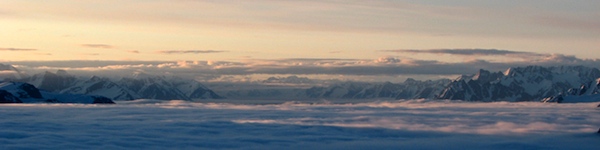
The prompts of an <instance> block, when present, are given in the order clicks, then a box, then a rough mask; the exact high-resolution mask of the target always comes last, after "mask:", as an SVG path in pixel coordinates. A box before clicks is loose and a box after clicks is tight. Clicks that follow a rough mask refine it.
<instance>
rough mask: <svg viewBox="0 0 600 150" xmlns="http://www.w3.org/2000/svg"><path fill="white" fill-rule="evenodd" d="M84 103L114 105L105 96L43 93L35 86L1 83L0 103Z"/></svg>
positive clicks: (19, 83)
mask: <svg viewBox="0 0 600 150" xmlns="http://www.w3.org/2000/svg"><path fill="white" fill-rule="evenodd" d="M42 102H48V103H84V104H114V102H113V101H112V100H111V99H109V98H106V97H103V96H90V95H83V94H59V93H52V92H47V91H41V90H39V89H38V88H36V87H35V86H33V85H31V84H28V83H22V82H0V103H42Z"/></svg>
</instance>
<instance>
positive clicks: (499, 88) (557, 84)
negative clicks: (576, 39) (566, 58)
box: [437, 66, 600, 101]
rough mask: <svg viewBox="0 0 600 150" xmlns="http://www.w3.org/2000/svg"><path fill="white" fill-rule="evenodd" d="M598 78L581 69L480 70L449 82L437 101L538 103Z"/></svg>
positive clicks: (591, 70) (599, 73) (595, 71)
mask: <svg viewBox="0 0 600 150" xmlns="http://www.w3.org/2000/svg"><path fill="white" fill-rule="evenodd" d="M598 78H600V70H598V69H596V68H589V67H583V66H562V67H540V66H529V67H519V68H510V69H508V70H507V71H505V72H504V73H502V72H489V71H486V70H480V71H479V72H478V73H477V74H475V75H470V76H466V75H463V76H462V77H460V78H458V79H456V80H454V81H452V83H450V84H449V85H448V86H447V87H446V88H445V89H444V90H443V91H442V92H441V94H440V95H439V96H438V97H437V98H438V99H451V100H467V101H539V100H541V99H543V98H545V97H551V96H555V95H558V94H560V93H563V92H564V91H568V90H569V89H572V88H577V87H580V86H581V85H584V84H588V83H590V82H591V81H595V80H596V79H598Z"/></svg>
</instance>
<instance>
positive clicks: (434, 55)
mask: <svg viewBox="0 0 600 150" xmlns="http://www.w3.org/2000/svg"><path fill="white" fill-rule="evenodd" d="M598 8H600V1H598V0H571V1H565V0H527V1H521V0H519V1H517V0H502V1H496V0H452V1H447V0H428V1H422V0H369V1H365V0H251V1H250V0H248V1H241V0H236V1H234V0H170V1H167V0H102V1H96V0H2V1H0V33H1V35H2V36H0V56H1V57H0V63H9V64H27V63H29V66H33V67H34V66H35V65H31V63H35V62H31V61H45V62H49V61H56V60H60V61H62V62H65V61H70V62H73V60H78V61H101V62H107V61H108V62H111V63H112V64H117V65H119V66H120V67H123V66H124V65H134V64H136V63H133V62H146V63H137V64H138V65H139V64H146V65H148V64H150V65H151V64H155V66H153V67H154V68H160V67H158V65H159V64H161V63H163V62H179V63H171V64H170V65H174V66H178V67H190V66H195V67H197V68H195V69H199V68H204V69H207V70H210V71H213V72H217V73H216V74H229V75H239V74H353V75H365V74H366V75H372V74H375V75H384V74H385V75H387V74H392V75H396V74H421V73H424V74H430V75H447V74H457V73H458V71H455V72H443V73H442V72H441V71H439V69H435V68H433V67H430V68H429V69H431V70H430V71H414V70H411V71H406V70H410V68H413V67H415V66H428V65H435V67H439V68H446V67H447V66H445V65H451V66H456V65H464V66H469V67H465V68H470V67H475V68H491V69H498V68H505V67H506V66H510V65H523V64H534V65H535V64H541V65H552V64H573V65H577V64H584V65H596V64H600V63H598V62H599V60H598V58H600V9H598ZM111 63H108V64H111ZM215 64H220V66H219V67H215ZM381 64H385V65H381ZM473 64H476V66H472V65H473ZM489 64H492V65H489ZM307 65H308V66H307ZM38 66H40V65H38ZM207 66H212V67H207ZM257 66H261V67H257ZM290 66H292V68H293V67H302V68H306V67H314V68H311V69H305V70H302V69H300V70H298V68H293V69H289V68H290ZM349 66H351V67H365V66H366V68H368V67H371V66H377V67H381V66H385V67H389V68H392V69H393V68H394V67H396V68H398V70H402V69H405V71H395V72H393V71H392V72H390V71H387V72H386V71H385V70H387V69H389V68H382V69H381V70H361V69H360V68H353V69H350V70H344V69H343V68H344V67H349ZM390 66H391V67H390ZM54 67H57V68H60V67H63V68H64V67H68V66H64V65H63V66H61V65H55V66H54ZM70 67H73V66H70ZM80 67H107V65H102V64H96V65H90V66H85V65H83V66H80ZM108 67H111V66H108ZM112 67H113V68H114V67H115V66H112ZM138 67H139V66H138ZM163 67H164V66H163ZM281 68H283V69H281ZM315 68H317V69H315ZM319 68H320V69H323V68H326V69H325V70H319ZM332 68H335V69H332ZM337 68H342V69H339V70H336V69H337ZM78 69H79V70H85V69H86V68H78ZM87 69H89V68H87ZM136 69H138V70H139V69H140V68H136ZM227 69H229V70H227ZM240 69H241V71H240ZM276 69H281V70H277V71H273V70H276ZM284 69H289V70H284ZM453 69H454V70H457V68H451V69H447V70H453ZM291 70H295V72H294V71H291ZM463 71H464V70H463ZM466 71H470V70H466ZM361 72H362V73H361Z"/></svg>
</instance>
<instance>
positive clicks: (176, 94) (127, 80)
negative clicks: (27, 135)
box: [11, 70, 223, 100]
mask: <svg viewBox="0 0 600 150" xmlns="http://www.w3.org/2000/svg"><path fill="white" fill-rule="evenodd" d="M11 80H12V81H16V82H26V83H30V84H32V85H34V86H36V87H39V88H40V89H42V90H45V91H49V92H56V93H63V94H66V93H72V94H85V95H99V96H104V97H107V98H109V99H114V100H134V99H160V100H192V99H220V98H223V97H221V96H219V95H218V94H216V93H215V92H213V91H212V90H210V89H208V88H207V87H205V86H204V85H202V84H201V83H199V82H198V81H195V80H186V79H182V78H177V77H163V76H151V75H140V74H136V75H134V76H132V77H124V78H121V79H118V80H111V79H109V78H102V77H97V76H92V77H91V78H78V77H76V76H73V75H70V74H68V73H67V72H66V71H63V70H59V71H57V72H56V73H52V72H44V73H41V74H36V75H33V76H31V77H25V78H21V79H11Z"/></svg>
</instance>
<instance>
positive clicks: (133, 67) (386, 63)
mask: <svg viewBox="0 0 600 150" xmlns="http://www.w3.org/2000/svg"><path fill="white" fill-rule="evenodd" d="M213 52H221V51H189V53H213ZM391 52H408V53H434V54H451V55H460V56H469V57H474V58H471V59H466V60H464V61H456V62H444V61H440V60H418V59H414V58H397V57H381V58H378V59H372V60H370V59H322V58H320V59H315V58H293V59H246V60H244V61H238V62H236V61H177V62H174V61H27V62H26V61H21V62H9V63H10V64H14V65H17V67H18V68H19V69H21V70H24V71H26V72H28V73H29V74H33V73H35V72H41V71H55V70H58V69H62V70H67V71H69V72H71V73H74V74H81V75H86V76H87V75H101V76H103V75H108V76H116V75H120V76H127V75H131V74H132V73H134V72H145V73H148V74H155V75H176V76H184V77H191V78H198V79H201V80H212V79H215V78H221V77H225V76H249V75H268V76H276V75H331V76H409V75H413V76H414V75H417V76H418V75H421V76H424V75H426V76H445V77H448V76H457V75H460V74H471V73H475V72H477V71H478V70H479V69H486V70H491V71H504V70H506V69H508V68H511V67H523V66H530V65H537V66H564V65H567V66H574V65H582V66H588V67H597V66H600V60H599V59H580V58H577V57H575V56H568V55H562V54H538V53H529V52H518V51H507V50H482V49H475V50H461V49H448V50H401V51H391ZM168 53H175V54H183V53H188V51H176V52H168ZM479 56H494V58H496V59H502V57H507V58H518V59H515V60H511V61H494V60H486V59H485V58H484V57H479ZM478 57H479V58H481V59H477V58H478ZM498 57H499V58H498ZM450 58H452V56H450ZM459 60H463V59H459ZM358 80H360V79H358Z"/></svg>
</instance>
